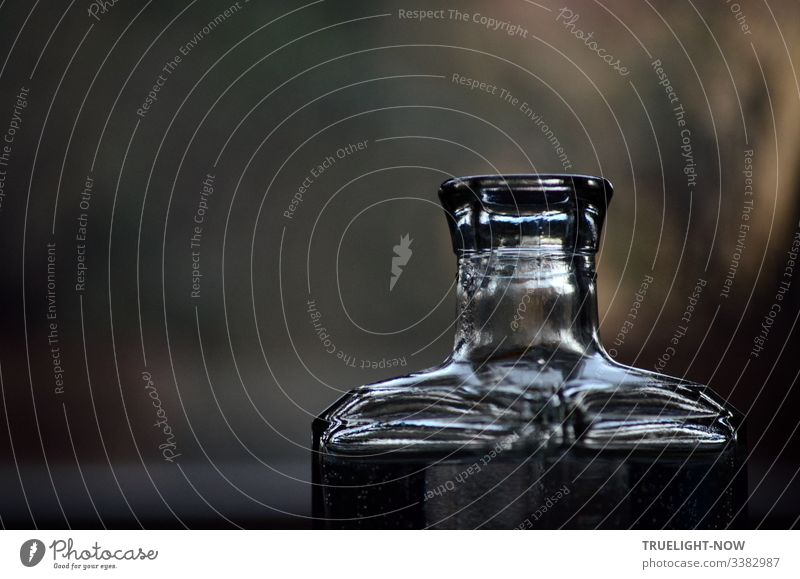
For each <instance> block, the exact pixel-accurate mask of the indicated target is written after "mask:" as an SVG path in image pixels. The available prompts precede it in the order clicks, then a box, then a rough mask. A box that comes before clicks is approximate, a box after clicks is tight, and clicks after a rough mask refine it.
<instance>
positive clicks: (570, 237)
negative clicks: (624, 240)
mask: <svg viewBox="0 0 800 579" xmlns="http://www.w3.org/2000/svg"><path fill="white" fill-rule="evenodd" d="M612 195H613V187H612V186H611V183H610V182H608V181H607V180H606V179H603V178H602V177H593V176H590V175H566V174H549V173H548V174H543V173H537V174H513V175H475V176H469V177H458V178H455V179H450V180H449V181H445V182H444V183H442V185H441V187H440V188H439V198H440V199H441V202H442V206H443V207H444V209H445V211H446V213H447V217H448V224H449V226H450V232H451V235H452V238H453V249H454V250H455V251H456V253H462V252H472V251H483V250H492V251H494V250H501V249H511V248H516V249H526V250H537V249H541V250H548V251H550V250H557V251H566V252H581V253H585V252H588V253H592V252H595V251H597V249H598V246H599V243H600V232H601V229H602V226H603V221H604V219H605V214H606V208H607V207H608V204H609V202H610V200H611V196H612Z"/></svg>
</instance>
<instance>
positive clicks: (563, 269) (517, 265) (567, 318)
mask: <svg viewBox="0 0 800 579" xmlns="http://www.w3.org/2000/svg"><path fill="white" fill-rule="evenodd" d="M595 277H596V275H595V260H594V254H593V253H588V252H586V253H583V252H582V253H569V252H559V251H556V252H553V251H549V250H548V251H544V250H530V249H499V250H491V251H477V252H463V251H462V252H459V259H458V289H457V296H458V322H457V327H456V337H455V349H454V353H453V359H454V360H456V361H469V362H473V363H475V362H478V363H480V362H483V361H485V360H487V359H488V358H511V357H513V358H520V357H529V356H536V357H537V358H538V357H542V356H543V355H544V356H545V357H546V356H547V354H548V353H553V352H554V351H556V350H559V351H561V352H569V353H573V354H577V355H586V356H588V355H593V354H596V353H598V352H602V351H603V350H602V346H601V345H600V338H599V333H598V329H597V328H598V315H597V292H596V287H595Z"/></svg>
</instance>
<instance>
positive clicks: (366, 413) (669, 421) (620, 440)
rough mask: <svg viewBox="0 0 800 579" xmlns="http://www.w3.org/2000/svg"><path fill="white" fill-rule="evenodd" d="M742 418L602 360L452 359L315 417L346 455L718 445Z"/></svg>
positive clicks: (323, 439) (694, 388) (695, 387)
mask: <svg viewBox="0 0 800 579" xmlns="http://www.w3.org/2000/svg"><path fill="white" fill-rule="evenodd" d="M736 417H737V413H736V412H735V411H734V410H733V409H732V408H730V407H729V406H728V405H726V404H725V402H724V401H722V400H719V399H718V398H717V397H716V396H715V395H714V394H713V393H711V391H710V390H709V389H708V388H706V387H705V386H703V385H702V384H698V383H695V382H690V381H686V380H681V379H679V378H675V377H671V376H666V375H662V374H658V373H655V372H649V371H645V370H640V369H637V368H631V367H628V366H623V365H621V364H618V363H616V362H614V361H613V360H611V359H609V358H607V357H605V356H603V355H602V354H598V355H593V356H586V357H582V356H560V355H559V356H556V355H553V356H550V358H546V357H541V358H540V357H536V356H533V357H526V358H524V359H516V360H510V359H507V360H489V361H487V362H486V363H483V364H476V363H474V362H468V361H453V360H451V361H448V362H446V363H445V364H443V365H441V366H437V367H435V368H431V369H428V370H424V371H420V372H415V373H412V374H409V375H406V376H400V377H397V378H392V379H389V380H385V381H380V382H375V383H372V384H367V385H364V386H360V387H358V388H356V389H354V390H351V391H350V392H348V393H347V394H345V395H344V396H343V397H342V398H341V399H340V400H339V401H337V402H336V403H335V404H334V405H333V406H331V407H330V408H329V409H328V410H327V411H325V412H324V413H323V414H322V415H321V416H320V418H319V419H318V421H317V425H316V428H315V429H316V431H317V432H316V433H315V436H317V441H316V442H317V445H318V447H319V448H320V449H323V450H332V451H341V452H356V453H358V452H383V451H391V452H396V451H402V452H416V451H421V450H436V451H439V450H443V451H458V450H470V449H475V448H483V447H486V446H491V445H492V444H497V443H501V444H504V445H531V444H535V445H542V444H546V445H552V444H567V445H577V446H582V447H587V448H609V449H620V448H632V447H637V446H638V447H646V448H662V447H667V446H669V447H671V448H675V447H681V448H689V447H695V448H697V447H699V448H714V447H717V446H722V445H724V444H727V443H728V442H730V441H732V440H733V439H734V438H735V422H736Z"/></svg>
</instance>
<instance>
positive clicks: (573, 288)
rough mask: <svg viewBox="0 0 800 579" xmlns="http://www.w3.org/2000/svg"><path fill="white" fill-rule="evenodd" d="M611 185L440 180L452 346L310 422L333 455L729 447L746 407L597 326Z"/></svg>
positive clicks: (519, 178) (562, 178) (577, 179)
mask: <svg viewBox="0 0 800 579" xmlns="http://www.w3.org/2000/svg"><path fill="white" fill-rule="evenodd" d="M611 195H612V187H611V184H610V183H609V182H608V181H606V180H605V179H602V178H598V177H591V176H584V175H545V174H535V175H506V176H501V175H488V176H474V177H462V178H457V179H452V180H450V181H447V182H445V183H443V184H442V186H441V188H440V190H439V196H440V199H441V202H442V205H443V206H444V209H445V212H446V215H447V218H448V223H449V226H450V231H451V234H452V239H453V247H454V250H455V254H456V256H457V259H458V274H457V276H458V280H457V281H458V284H457V303H458V322H457V328H456V333H455V347H454V350H453V352H452V354H451V355H450V356H449V357H448V359H447V360H445V361H444V362H443V363H442V364H441V365H440V366H438V367H435V368H431V369H428V370H423V371H420V372H415V373H413V374H410V375H407V376H402V377H398V378H393V379H390V380H386V381H382V382H377V383H374V384H368V385H365V386H361V387H358V388H356V389H354V390H352V391H350V392H349V393H347V394H346V395H345V396H343V397H342V398H341V399H340V400H339V401H338V402H336V403H335V404H334V405H333V406H331V407H330V408H328V409H327V410H326V411H325V412H324V413H323V414H322V415H321V416H320V417H319V418H318V419H317V420H315V421H314V448H315V450H316V451H317V452H319V453H321V454H322V455H323V456H324V455H337V456H353V455H356V456H370V457H378V456H382V455H383V456H386V455H389V454H391V455H392V456H395V454H396V453H401V454H405V453H428V452H434V453H439V452H445V453H448V454H450V455H452V454H453V453H458V452H461V451H472V452H475V451H480V450H481V449H486V448H492V447H498V445H500V446H499V448H503V449H508V448H517V449H519V448H533V449H541V448H557V447H562V448H575V449H591V450H605V449H613V450H625V449H630V450H633V449H647V450H658V451H661V450H667V449H668V450H671V451H674V450H677V451H691V452H695V451H701V450H722V449H723V448H725V447H726V446H727V445H728V444H730V443H733V442H735V440H736V437H737V426H738V424H739V416H738V413H737V412H736V411H735V410H734V409H733V408H732V407H731V406H729V405H727V404H726V403H725V402H724V401H723V400H721V399H720V398H719V397H717V396H716V395H715V394H714V393H713V392H712V391H711V390H710V389H709V388H707V387H706V386H704V385H701V384H697V383H694V382H690V381H687V380H682V379H679V378H673V377H670V376H666V375H663V374H658V373H655V372H650V371H646V370H642V369H638V368H632V367H629V366H624V365H622V364H619V363H617V362H616V361H614V360H613V359H612V358H611V357H610V356H609V355H608V354H607V353H606V351H605V350H604V349H603V346H602V344H601V342H600V337H599V332H598V308H597V291H596V273H595V254H596V253H597V250H598V246H599V241H600V233H601V229H602V226H603V221H604V218H605V213H606V209H607V206H608V202H609V201H610V199H611Z"/></svg>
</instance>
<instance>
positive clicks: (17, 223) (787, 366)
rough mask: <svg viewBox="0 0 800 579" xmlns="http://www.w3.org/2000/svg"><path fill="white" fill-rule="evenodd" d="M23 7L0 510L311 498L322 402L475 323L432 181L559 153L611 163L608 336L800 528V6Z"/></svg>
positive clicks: (540, 163)
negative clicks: (663, 378) (701, 403)
mask: <svg viewBox="0 0 800 579" xmlns="http://www.w3.org/2000/svg"><path fill="white" fill-rule="evenodd" d="M0 31H2V34H0V138H1V139H2V141H1V142H0V259H2V269H0V272H2V273H1V274H0V275H2V283H0V292H2V293H0V308H2V309H1V310H0V311H1V312H2V325H1V326H0V327H1V329H0V375H1V376H2V383H1V385H2V389H1V391H0V393H1V394H2V396H1V397H0V405H2V408H3V411H2V413H0V461H1V462H0V497H2V499H0V518H1V519H2V520H1V521H0V522H2V524H3V525H4V526H7V527H32V526H45V527H53V526H55V527H64V526H96V527H102V526H109V527H110V526H134V527H138V526H139V525H144V526H154V525H163V526H181V525H185V526H208V527H219V526H237V525H239V526H245V525H247V526H261V527H270V526H280V527H286V526H291V527H306V526H309V525H310V522H309V517H310V514H311V513H310V477H311V461H310V452H309V447H310V442H311V436H310V434H311V431H310V424H311V420H312V419H313V417H314V416H316V415H317V414H319V413H320V412H321V411H322V410H323V409H325V408H326V407H327V406H328V405H330V404H331V403H332V402H333V401H335V400H336V399H337V398H338V397H339V396H340V395H341V393H342V392H344V391H346V390H348V389H350V388H352V387H354V386H357V385H359V384H364V383H368V382H373V381H376V380H380V379H383V378H388V377H391V376H393V375H397V374H400V373H407V372H409V371H413V370H417V369H422V368H426V367H429V366H432V365H435V364H437V363H439V362H440V361H441V360H443V359H444V358H445V357H446V356H447V354H448V353H449V351H450V349H451V346H452V332H453V321H454V312H455V303H454V293H453V290H454V288H453V279H454V274H455V261H454V257H453V255H452V250H451V245H450V240H449V237H448V232H447V227H446V222H445V219H444V216H443V213H442V211H441V209H440V208H439V205H438V200H437V197H436V191H437V188H438V185H439V183H440V182H442V181H444V180H445V179H448V178H450V177H452V176H459V175H469V174H479V173H498V172H499V173H510V172H539V171H541V172H558V173H586V174H594V175H602V176H603V177H605V178H607V179H609V180H611V181H612V182H613V184H614V186H615V197H614V200H613V202H612V204H611V207H610V211H609V216H608V220H607V223H606V228H605V231H604V240H603V248H602V252H601V255H600V258H599V268H598V269H599V271H598V275H599V293H600V306H601V317H602V327H601V329H602V336H603V340H604V343H605V344H606V347H607V348H608V349H609V350H610V352H611V354H612V355H613V356H614V357H615V358H616V359H617V360H618V361H621V362H623V363H628V364H633V365H636V366H640V367H643V368H649V369H655V368H658V369H659V370H660V371H662V372H665V373H668V374H672V375H676V376H685V377H687V378H688V379H691V380H695V381H698V382H704V383H709V384H711V386H712V387H713V388H714V390H715V391H716V392H717V393H719V394H720V395H721V396H723V397H725V398H728V399H729V400H730V401H731V402H732V403H733V404H734V405H735V406H736V407H738V408H739V409H740V410H741V411H742V412H743V413H744V414H746V417H747V428H748V448H749V455H748V460H747V468H748V469H749V473H748V475H749V485H750V513H751V521H752V525H753V526H761V527H778V528H784V527H790V526H796V525H797V522H798V518H797V517H798V515H799V514H800V499H799V498H798V497H800V481H799V480H798V479H797V472H798V467H799V466H800V461H799V460H798V434H797V427H798V418H797V408H798V406H799V405H800V392H798V389H799V387H798V385H797V383H796V380H797V375H798V371H799V370H800V365H799V364H798V361H797V352H798V346H799V345H800V340H798V338H797V332H796V329H795V326H796V323H797V318H798V313H800V308H799V307H798V306H799V305H800V300H799V299H798V291H797V290H798V288H800V274H797V272H796V271H795V270H796V269H797V268H798V267H799V266H798V265H797V261H796V258H797V255H796V253H797V250H798V246H800V237H798V236H800V223H798V221H799V220H800V196H799V195H798V193H800V179H799V178H800V175H799V174H798V167H799V166H800V164H798V160H800V148H798V145H799V143H798V141H799V140H800V132H799V131H798V126H800V81H798V71H797V68H796V66H797V65H798V63H800V37H799V34H800V6H798V4H797V3H796V2H769V3H767V2H763V3H761V2H750V1H747V0H742V1H740V2H736V3H734V2H728V1H724V0H720V1H718V2H703V3H699V2H692V1H691V0H688V1H685V2H684V1H679V2H667V1H650V2H645V3H615V4H613V5H612V4H611V3H608V2H600V1H584V0H571V1H569V3H568V4H561V3H555V2H552V1H550V0H542V1H541V2H530V1H527V0H508V1H504V2H494V3H488V2H483V3H480V2H458V3H451V4H446V3H445V4H441V3H440V4H430V3H426V4H425V5H423V4H422V3H416V4H405V3H402V2H385V1H378V2H376V1H371V2H366V1H364V2H344V1H335V0H324V1H323V0H320V1H317V2H310V3H301V2H288V1H271V2H266V1H264V2H259V1H255V0H253V1H250V2H247V1H245V0H241V1H239V2H232V1H231V0H215V1H206V0H195V1H191V2H154V1H153V0H149V1H142V0H136V1H133V0H130V1H129V0H126V1H125V2H116V3H114V2H106V3H100V2H87V1H86V0H72V1H71V2H68V1H66V0H64V1H63V2H55V1H53V2H35V3H30V2H22V1H18V0H8V1H6V2H0ZM404 236H408V239H410V240H411V242H410V246H409V247H410V250H411V255H410V258H409V259H408V261H407V263H406V265H405V266H404V267H403V268H402V275H401V276H400V277H397V279H396V280H395V281H394V284H393V285H392V283H391V280H392V275H391V267H392V258H393V257H394V256H395V249H394V248H395V246H398V244H400V243H401V239H402V238H403V237H404ZM648 280H651V281H648ZM643 283H645V284H646V285H647V287H644V286H643ZM696 286H700V288H701V289H700V291H696V290H695V289H694V288H695V287H696ZM693 294H694V297H692V296H693ZM636 304H638V305H636ZM631 312H633V314H634V315H632V316H631V315H629V314H631ZM687 312H688V313H689V317H688V319H689V321H688V323H687V322H686V313H687ZM682 318H683V319H682ZM681 328H683V329H681ZM676 332H678V333H681V334H682V335H681V337H680V339H679V340H678V344H677V345H676V346H674V347H673V348H672V349H669V348H670V346H671V344H670V339H671V338H673V336H674V335H675V334H676Z"/></svg>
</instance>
